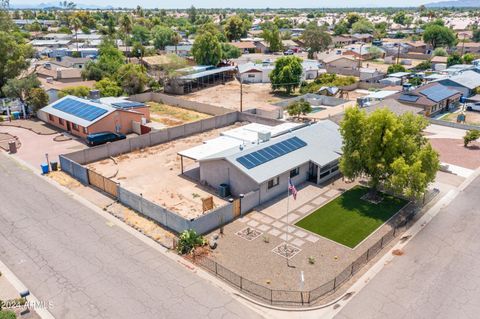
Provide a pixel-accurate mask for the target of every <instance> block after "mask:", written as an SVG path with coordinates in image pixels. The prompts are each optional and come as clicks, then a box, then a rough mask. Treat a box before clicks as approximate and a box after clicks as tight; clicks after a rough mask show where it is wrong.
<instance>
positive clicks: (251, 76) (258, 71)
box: [238, 60, 320, 83]
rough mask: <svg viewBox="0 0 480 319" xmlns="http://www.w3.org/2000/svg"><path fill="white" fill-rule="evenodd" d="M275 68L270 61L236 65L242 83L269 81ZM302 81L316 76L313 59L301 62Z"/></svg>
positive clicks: (317, 70) (316, 68)
mask: <svg viewBox="0 0 480 319" xmlns="http://www.w3.org/2000/svg"><path fill="white" fill-rule="evenodd" d="M274 68H275V66H274V65H273V64H271V63H262V64H254V63H252V62H248V63H245V64H240V65H239V66H238V73H239V76H240V79H241V81H242V82H243V83H270V73H271V72H272V70H273V69H274ZM302 69H303V73H302V81H304V80H313V79H315V78H317V77H318V74H319V70H320V67H319V64H318V61H315V60H305V61H303V62H302Z"/></svg>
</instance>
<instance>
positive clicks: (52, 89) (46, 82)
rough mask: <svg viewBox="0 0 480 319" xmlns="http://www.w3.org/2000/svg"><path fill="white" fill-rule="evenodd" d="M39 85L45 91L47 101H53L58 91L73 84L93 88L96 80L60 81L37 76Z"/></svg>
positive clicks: (56, 98) (73, 85)
mask: <svg viewBox="0 0 480 319" xmlns="http://www.w3.org/2000/svg"><path fill="white" fill-rule="evenodd" d="M38 79H39V81H40V83H41V87H42V88H43V89H44V90H45V92H47V95H48V98H49V100H48V101H49V102H50V103H53V102H55V101H56V100H58V93H59V92H61V91H63V90H65V89H67V88H71V87H75V86H86V87H87V88H89V89H93V88H94V86H95V83H96V81H78V82H60V81H56V80H54V79H53V78H41V77H39V78H38Z"/></svg>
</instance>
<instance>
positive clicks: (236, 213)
mask: <svg viewBox="0 0 480 319" xmlns="http://www.w3.org/2000/svg"><path fill="white" fill-rule="evenodd" d="M240 200H241V199H240V198H237V199H235V200H234V201H233V203H232V204H233V205H232V206H233V218H237V217H238V216H240V214H241V213H242V210H241V206H240Z"/></svg>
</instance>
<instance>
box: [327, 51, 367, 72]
mask: <svg viewBox="0 0 480 319" xmlns="http://www.w3.org/2000/svg"><path fill="white" fill-rule="evenodd" d="M323 63H324V64H325V67H326V68H327V71H328V69H329V68H334V69H357V68H358V65H359V63H358V61H357V60H356V59H355V58H354V57H352V56H349V55H330V56H328V57H326V58H325V59H323Z"/></svg>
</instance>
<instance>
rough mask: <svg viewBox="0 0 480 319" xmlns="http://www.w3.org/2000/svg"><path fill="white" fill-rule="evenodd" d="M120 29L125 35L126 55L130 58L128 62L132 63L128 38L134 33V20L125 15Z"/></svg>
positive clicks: (121, 20)
mask: <svg viewBox="0 0 480 319" xmlns="http://www.w3.org/2000/svg"><path fill="white" fill-rule="evenodd" d="M120 28H121V29H122V31H123V32H124V33H125V48H126V54H127V57H128V61H130V55H129V52H128V43H127V42H128V37H129V36H130V33H132V19H131V18H130V16H129V15H127V14H124V15H123V16H122V18H121V19H120Z"/></svg>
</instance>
